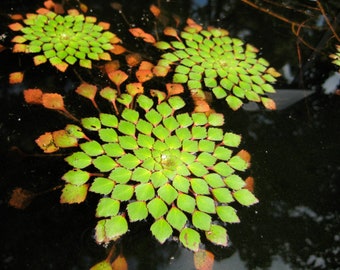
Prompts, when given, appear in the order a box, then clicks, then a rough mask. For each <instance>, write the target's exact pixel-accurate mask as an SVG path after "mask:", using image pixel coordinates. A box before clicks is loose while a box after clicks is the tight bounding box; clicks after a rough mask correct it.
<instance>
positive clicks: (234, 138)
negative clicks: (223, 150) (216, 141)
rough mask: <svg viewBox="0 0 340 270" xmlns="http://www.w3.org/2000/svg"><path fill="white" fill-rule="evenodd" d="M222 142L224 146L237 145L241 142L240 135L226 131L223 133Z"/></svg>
mask: <svg viewBox="0 0 340 270" xmlns="http://www.w3.org/2000/svg"><path fill="white" fill-rule="evenodd" d="M223 143H224V144H225V145H226V146H230V147H238V146H239V145H240V143H241V136H240V135H238V134H234V133H231V132H227V133H225V134H224V137H223Z"/></svg>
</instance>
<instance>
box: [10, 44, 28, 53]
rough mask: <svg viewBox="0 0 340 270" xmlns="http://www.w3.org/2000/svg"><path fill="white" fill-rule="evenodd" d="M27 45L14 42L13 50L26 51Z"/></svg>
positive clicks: (15, 51) (16, 51)
mask: <svg viewBox="0 0 340 270" xmlns="http://www.w3.org/2000/svg"><path fill="white" fill-rule="evenodd" d="M26 49H27V45H26V44H18V43H17V44H14V46H13V50H12V51H13V52H14V53H26Z"/></svg>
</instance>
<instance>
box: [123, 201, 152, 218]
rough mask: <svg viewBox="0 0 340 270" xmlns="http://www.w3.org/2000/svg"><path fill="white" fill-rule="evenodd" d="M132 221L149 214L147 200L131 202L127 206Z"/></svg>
mask: <svg viewBox="0 0 340 270" xmlns="http://www.w3.org/2000/svg"><path fill="white" fill-rule="evenodd" d="M126 209H127V212H128V215H129V219H130V221H131V222H134V221H138V220H143V219H145V218H146V217H147V216H148V214H149V213H148V209H147V208H146V203H145V202H131V203H129V204H128V205H127V207H126Z"/></svg>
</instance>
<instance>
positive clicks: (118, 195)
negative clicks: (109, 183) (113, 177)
mask: <svg viewBox="0 0 340 270" xmlns="http://www.w3.org/2000/svg"><path fill="white" fill-rule="evenodd" d="M133 191H134V188H133V186H130V185H123V184H118V185H116V186H115V187H114V189H113V191H112V198H113V199H116V200H119V201H128V200H130V199H131V198H132V195H133Z"/></svg>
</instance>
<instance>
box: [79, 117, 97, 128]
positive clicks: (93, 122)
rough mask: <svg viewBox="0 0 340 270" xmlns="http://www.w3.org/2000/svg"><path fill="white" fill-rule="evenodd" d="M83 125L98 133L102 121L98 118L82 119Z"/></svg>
mask: <svg viewBox="0 0 340 270" xmlns="http://www.w3.org/2000/svg"><path fill="white" fill-rule="evenodd" d="M81 124H82V125H83V127H84V128H86V129H88V130H93V131H97V130H99V129H100V128H101V123H100V120H99V119H98V118H97V117H87V118H83V119H81Z"/></svg>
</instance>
